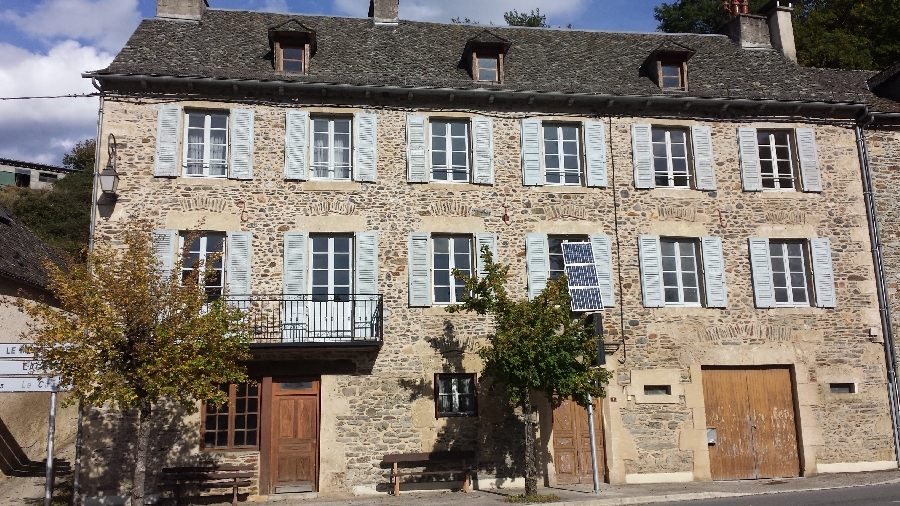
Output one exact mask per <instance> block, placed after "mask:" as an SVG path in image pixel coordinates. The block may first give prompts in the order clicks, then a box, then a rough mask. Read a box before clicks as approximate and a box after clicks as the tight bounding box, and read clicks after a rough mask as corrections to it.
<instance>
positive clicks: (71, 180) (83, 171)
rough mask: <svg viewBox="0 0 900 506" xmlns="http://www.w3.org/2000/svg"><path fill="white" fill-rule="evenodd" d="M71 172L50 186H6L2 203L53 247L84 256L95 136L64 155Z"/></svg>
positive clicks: (64, 162)
mask: <svg viewBox="0 0 900 506" xmlns="http://www.w3.org/2000/svg"><path fill="white" fill-rule="evenodd" d="M63 166H64V167H66V168H68V169H75V170H77V171H78V172H74V173H72V174H68V175H67V176H66V177H64V178H62V179H58V180H57V181H56V183H54V185H53V188H51V189H49V190H32V189H30V188H16V187H14V186H10V187H6V188H3V189H2V190H0V205H2V206H3V207H5V208H6V209H8V210H9V211H10V212H12V213H13V214H14V215H16V216H17V217H18V218H19V219H20V220H22V223H24V224H25V225H27V226H28V228H30V229H32V230H34V232H35V233H36V234H37V235H38V237H40V238H41V240H42V241H44V242H45V243H47V244H48V245H50V246H51V247H53V248H54V249H56V250H58V251H61V252H63V253H67V254H68V255H70V256H73V257H78V258H81V259H83V258H84V256H83V255H84V251H85V249H86V248H87V245H88V236H89V234H90V228H91V192H92V190H93V182H94V178H93V175H94V140H93V139H88V140H85V141H83V142H79V143H78V144H76V145H75V147H74V148H72V151H70V152H69V153H66V154H65V155H64V156H63Z"/></svg>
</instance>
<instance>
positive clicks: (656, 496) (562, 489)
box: [252, 470, 900, 506]
mask: <svg viewBox="0 0 900 506" xmlns="http://www.w3.org/2000/svg"><path fill="white" fill-rule="evenodd" d="M888 483H900V471H897V470H892V471H871V472H863V473H835V474H820V475H817V476H810V477H806V478H779V479H767V480H741V481H714V482H689V483H655V484H632V485H609V484H606V483H603V484H601V486H600V492H599V493H597V494H594V493H593V486H592V485H590V484H588V485H564V486H558V487H538V493H540V494H556V495H557V496H559V501H557V502H553V503H551V504H553V505H554V506H607V505H610V506H611V505H622V504H652V503H663V502H666V503H667V502H677V501H696V500H701V499H717V498H725V497H741V496H753V495H762V494H779V493H785V492H803V491H812V490H829V489H838V488H850V487H865V486H869V485H882V484H888ZM523 492H524V490H523V489H516V488H503V489H491V490H474V491H472V492H469V493H468V494H465V493H463V492H459V491H449V490H448V491H428V492H404V491H403V490H402V486H401V492H400V495H398V496H397V497H394V496H392V495H388V494H387V493H385V494H383V495H378V496H365V497H346V498H315V499H305V500H300V498H299V497H298V498H289V497H287V496H286V497H284V498H283V500H278V498H275V497H273V496H269V501H267V502H257V503H252V504H254V505H261V504H266V505H271V506H286V505H292V504H297V505H308V506H338V505H340V506H344V505H348V506H349V505H352V506H407V505H408V506H412V505H421V504H425V505H428V506H451V505H452V506H460V505H465V506H469V505H472V506H481V505H496V504H509V503H506V502H504V499H505V498H506V497H507V496H508V495H517V494H522V493H523Z"/></svg>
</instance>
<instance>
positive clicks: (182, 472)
mask: <svg viewBox="0 0 900 506" xmlns="http://www.w3.org/2000/svg"><path fill="white" fill-rule="evenodd" d="M162 472H163V479H164V480H165V481H167V482H168V487H169V488H173V489H174V491H175V504H176V505H177V504H180V503H181V493H182V490H183V489H186V488H190V489H198V490H211V489H219V488H230V489H231V490H232V495H231V504H232V506H237V500H238V489H239V488H240V487H249V486H250V485H252V484H253V482H252V481H251V480H250V479H251V478H253V477H255V476H256V466H255V465H253V464H242V465H237V464H217V465H207V466H191V467H166V468H164V469H163V470H162Z"/></svg>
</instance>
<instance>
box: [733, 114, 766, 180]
mask: <svg viewBox="0 0 900 506" xmlns="http://www.w3.org/2000/svg"><path fill="white" fill-rule="evenodd" d="M738 150H739V151H740V155H741V183H743V186H744V191H745V192H758V191H762V174H761V173H760V171H759V150H758V146H757V143H756V129H755V128H738Z"/></svg>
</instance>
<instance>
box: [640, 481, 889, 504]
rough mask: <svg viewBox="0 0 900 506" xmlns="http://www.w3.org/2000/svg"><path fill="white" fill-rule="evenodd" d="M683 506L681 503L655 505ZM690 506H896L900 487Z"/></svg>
mask: <svg viewBox="0 0 900 506" xmlns="http://www.w3.org/2000/svg"><path fill="white" fill-rule="evenodd" d="M656 504H671V505H673V506H674V505H681V506H684V504H685V503H684V502H672V503H656ZM690 504H691V506H830V505H833V506H840V505H853V506H875V505H878V506H897V505H900V483H892V484H889V485H869V486H862V487H850V488H840V489H832V490H814V491H811V492H784V493H779V494H765V495H753V496H747V497H729V498H726V499H706V500H702V501H691V502H690Z"/></svg>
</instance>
